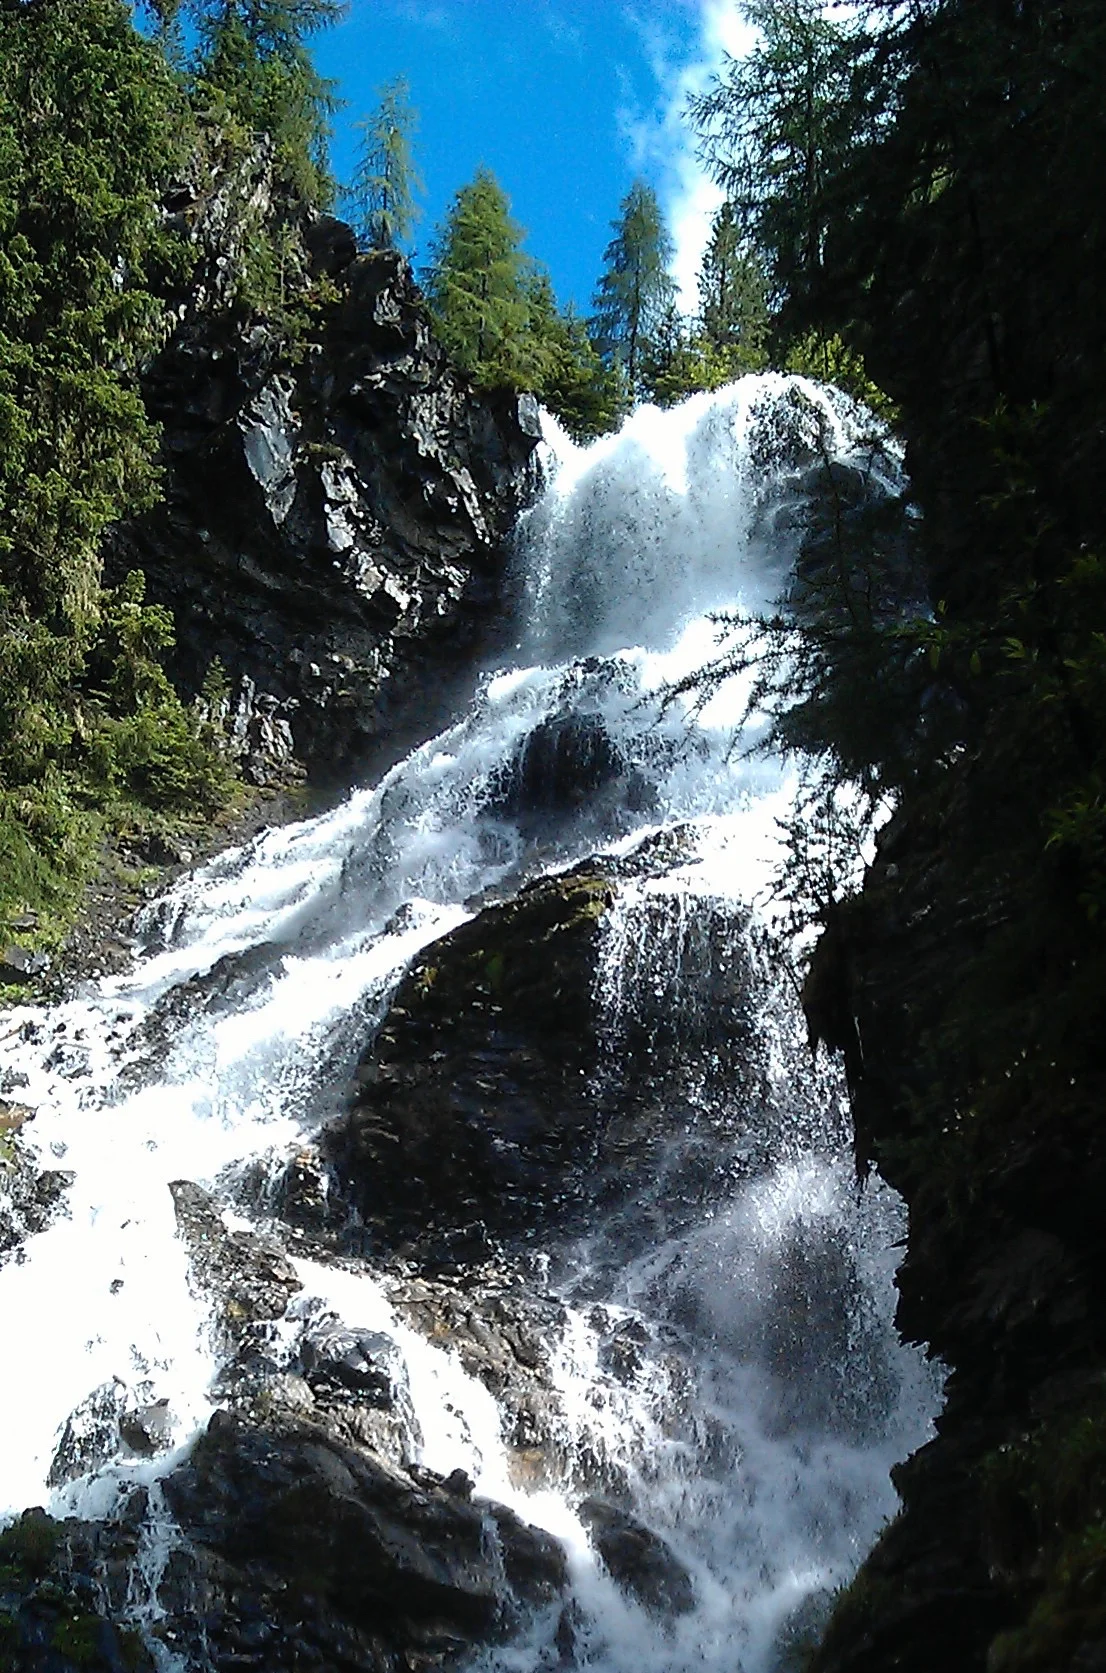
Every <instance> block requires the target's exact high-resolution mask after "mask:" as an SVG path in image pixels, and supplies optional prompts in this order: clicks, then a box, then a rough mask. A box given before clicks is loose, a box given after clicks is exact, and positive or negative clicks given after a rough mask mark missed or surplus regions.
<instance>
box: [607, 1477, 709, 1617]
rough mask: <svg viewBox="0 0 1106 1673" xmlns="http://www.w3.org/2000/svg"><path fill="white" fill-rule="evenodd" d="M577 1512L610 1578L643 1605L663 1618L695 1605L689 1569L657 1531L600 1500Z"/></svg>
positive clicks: (681, 1612) (684, 1611) (686, 1611)
mask: <svg viewBox="0 0 1106 1673" xmlns="http://www.w3.org/2000/svg"><path fill="white" fill-rule="evenodd" d="M579 1516H580V1520H581V1522H582V1523H583V1524H584V1526H585V1528H587V1530H588V1534H589V1537H590V1539H591V1542H592V1544H593V1545H594V1546H595V1549H596V1550H597V1551H598V1553H599V1555H600V1556H601V1557H602V1559H603V1562H604V1565H605V1566H606V1568H607V1571H608V1573H609V1574H610V1576H611V1579H612V1580H615V1581H617V1583H618V1584H619V1585H620V1586H621V1587H622V1588H623V1590H624V1591H626V1592H629V1594H630V1595H631V1597H634V1598H636V1600H637V1601H638V1603H640V1604H641V1606H642V1608H643V1609H647V1610H648V1611H649V1613H650V1614H652V1615H657V1616H661V1617H664V1616H672V1615H687V1614H689V1613H690V1611H691V1610H692V1609H694V1608H695V1586H694V1583H693V1581H692V1578H691V1574H690V1571H689V1570H688V1568H687V1567H686V1566H685V1564H684V1563H682V1562H681V1561H680V1559H679V1558H678V1557H677V1555H676V1553H675V1552H674V1551H673V1550H672V1548H671V1546H670V1545H669V1544H668V1543H667V1542H666V1541H665V1540H663V1539H662V1538H661V1536H660V1535H659V1534H655V1533H654V1532H653V1530H652V1529H651V1528H647V1527H646V1526H645V1524H644V1523H642V1522H639V1521H638V1520H637V1518H636V1517H634V1516H631V1515H630V1513H629V1512H628V1511H625V1510H620V1509H619V1508H618V1507H617V1506H616V1505H610V1504H606V1503H604V1501H603V1500H602V1499H585V1500H584V1502H583V1503H582V1504H581V1506H580V1508H579Z"/></svg>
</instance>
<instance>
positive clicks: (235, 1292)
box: [169, 1179, 303, 1343]
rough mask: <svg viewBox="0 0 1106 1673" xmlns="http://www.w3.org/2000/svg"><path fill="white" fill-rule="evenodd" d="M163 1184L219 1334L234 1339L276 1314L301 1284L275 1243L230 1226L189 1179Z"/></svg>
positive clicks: (279, 1314) (199, 1285) (204, 1193)
mask: <svg viewBox="0 0 1106 1673" xmlns="http://www.w3.org/2000/svg"><path fill="white" fill-rule="evenodd" d="M169 1189H170V1191H171V1192H172V1195H173V1207H174V1209H175V1210H176V1216H177V1229H178V1231H179V1234H180V1237H181V1240H182V1242H183V1243H184V1245H185V1248H186V1249H187V1250H188V1259H189V1265H190V1267H191V1270H192V1278H193V1281H194V1282H195V1283H196V1285H197V1286H198V1287H199V1288H200V1289H201V1290H202V1291H204V1293H205V1294H208V1295H210V1296H212V1297H214V1299H215V1301H216V1305H217V1314H218V1317H219V1320H220V1323H221V1326H222V1331H223V1335H224V1338H225V1339H226V1340H228V1341H229V1342H231V1343H237V1342H238V1341H239V1339H240V1338H241V1335H242V1332H243V1330H244V1328H245V1327H247V1326H249V1325H253V1324H258V1323H260V1322H264V1321H267V1320H271V1319H279V1318H281V1317H282V1316H283V1314H284V1310H285V1308H286V1307H287V1305H288V1302H289V1299H290V1298H291V1297H292V1296H293V1295H294V1294H295V1293H296V1292H297V1291H298V1290H300V1289H302V1287H303V1286H302V1285H301V1283H300V1281H299V1279H298V1277H297V1276H296V1272H295V1269H294V1267H293V1266H292V1264H291V1262H290V1261H289V1259H288V1257H287V1256H286V1255H285V1253H284V1251H283V1250H282V1249H281V1247H280V1245H279V1244H278V1243H277V1242H275V1241H274V1240H273V1239H272V1238H268V1237H265V1236H264V1235H263V1234H262V1233H260V1232H256V1231H244V1230H234V1231H231V1230H230V1229H229V1228H228V1227H227V1226H226V1225H225V1224H224V1221H223V1218H222V1215H221V1214H220V1213H219V1210H218V1207H217V1206H216V1203H215V1199H214V1198H213V1197H212V1196H211V1195H210V1194H209V1193H208V1192H207V1191H205V1190H204V1189H203V1188H202V1187H201V1186H199V1185H195V1184H193V1182H192V1181H191V1180H189V1179H177V1180H174V1181H173V1183H172V1184H171V1185H170V1187H169Z"/></svg>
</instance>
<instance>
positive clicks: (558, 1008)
mask: <svg viewBox="0 0 1106 1673" xmlns="http://www.w3.org/2000/svg"><path fill="white" fill-rule="evenodd" d="M613 898H614V895H613V890H612V887H611V884H610V882H609V881H608V880H607V879H606V878H605V877H604V876H603V875H602V874H601V873H600V872H597V871H595V870H594V869H593V870H588V869H586V868H582V869H578V870H577V871H575V872H571V873H567V874H565V875H564V876H562V877H556V878H547V879H545V880H543V881H542V882H540V883H537V884H535V885H533V886H531V887H529V888H526V889H523V890H522V892H521V893H520V894H519V895H518V896H517V897H516V898H515V899H514V900H513V901H511V902H509V903H506V904H504V905H501V906H496V907H490V908H487V909H486V910H485V911H484V912H481V913H479V914H478V915H477V916H476V917H475V918H474V919H472V920H470V921H469V922H468V923H466V924H464V925H462V926H461V928H460V929H458V930H456V931H454V932H453V933H452V934H451V935H448V936H446V937H444V938H443V939H442V940H441V941H438V942H435V943H434V944H433V945H432V946H431V947H430V948H428V949H427V950H426V951H425V952H424V953H423V955H422V956H421V957H420V958H419V959H418V960H417V961H416V963H415V965H414V966H413V967H412V969H411V970H410V971H409V972H408V974H407V976H406V977H405V978H404V980H403V982H402V983H401V985H400V988H399V990H398V992H397V994H396V995H395V999H394V1001H393V1004H392V1006H391V1009H390V1011H389V1013H388V1016H387V1017H386V1018H385V1021H384V1025H383V1027H382V1029H381V1031H380V1033H379V1035H378V1036H377V1038H376V1040H375V1042H374V1044H373V1046H372V1047H371V1048H370V1051H369V1053H368V1054H367V1057H366V1060H365V1061H363V1064H362V1069H361V1072H360V1073H359V1075H358V1077H357V1080H358V1082H359V1090H358V1091H357V1093H356V1095H355V1101H354V1107H353V1109H352V1110H351V1113H350V1115H349V1117H348V1119H347V1120H346V1121H345V1122H344V1123H343V1124H341V1125H340V1126H339V1127H338V1128H337V1129H335V1130H334V1131H333V1132H332V1134H331V1135H330V1138H329V1144H328V1151H329V1155H330V1159H331V1160H332V1162H333V1163H334V1166H335V1169H336V1171H337V1173H338V1175H339V1178H340V1179H341V1180H342V1182H343V1185H344V1187H345V1188H346V1189H347V1190H348V1191H349V1193H350V1194H351V1196H352V1197H353V1198H354V1201H355V1203H356V1206H357V1207H358V1209H359V1210H360V1211H361V1213H362V1214H363V1215H364V1217H365V1220H366V1222H367V1223H368V1224H369V1226H370V1227H371V1228H372V1233H373V1235H374V1237H375V1238H377V1239H379V1241H380V1242H381V1243H383V1244H387V1245H390V1246H392V1247H398V1246H400V1245H402V1244H404V1243H405V1242H408V1241H412V1242H416V1243H418V1244H419V1246H420V1247H421V1248H423V1249H426V1250H427V1251H428V1252H429V1251H430V1249H431V1246H432V1245H433V1246H434V1248H435V1249H436V1251H437V1253H436V1255H435V1256H434V1258H435V1259H436V1261H437V1263H438V1264H439V1265H442V1264H443V1263H444V1264H445V1265H446V1266H450V1265H451V1264H453V1263H455V1262H456V1261H457V1260H458V1259H461V1258H464V1259H466V1260H467V1259H470V1258H471V1257H472V1256H473V1254H477V1255H479V1253H480V1251H485V1252H486V1251H487V1250H488V1249H489V1248H490V1247H492V1246H493V1244H494V1242H495V1240H496V1239H498V1238H500V1237H502V1236H504V1235H511V1236H515V1237H524V1238H525V1237H529V1236H533V1235H536V1234H537V1232H538V1231H539V1229H540V1228H541V1227H542V1226H543V1225H544V1224H547V1223H548V1222H549V1221H550V1219H557V1218H560V1217H563V1216H565V1215H566V1214H567V1212H568V1209H569V1206H570V1204H571V1201H572V1200H573V1199H577V1200H578V1199H579V1198H580V1196H581V1194H582V1193H584V1192H586V1188H587V1182H588V1180H589V1179H590V1178H591V1177H592V1170H593V1169H594V1165H595V1162H596V1159H597V1146H598V1138H599V1132H598V1126H597V1121H596V1112H595V1108H594V1105H593V1103H592V1102H591V1100H590V1099H589V1097H588V1095H587V1081H588V1075H589V1073H590V1071H591V1070H592V1069H593V1068H594V1065H595V1062H596V1054H597V1040H596V1033H595V1017H594V1009H593V1006H592V1002H591V988H592V976H593V972H594V968H595V958H596V940H597V932H598V927H599V923H600V920H601V919H602V917H603V915H604V914H605V913H606V912H607V911H608V910H609V908H610V905H611V902H612V900H613Z"/></svg>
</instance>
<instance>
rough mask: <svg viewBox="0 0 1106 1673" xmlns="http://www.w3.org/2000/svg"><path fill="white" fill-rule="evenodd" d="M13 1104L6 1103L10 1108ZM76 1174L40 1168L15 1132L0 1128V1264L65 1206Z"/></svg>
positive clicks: (59, 1169) (57, 1169) (15, 1253)
mask: <svg viewBox="0 0 1106 1673" xmlns="http://www.w3.org/2000/svg"><path fill="white" fill-rule="evenodd" d="M12 1107H13V1106H11V1105H7V1106H6V1108H8V1109H9V1110H10V1109H12ZM74 1177H75V1176H74V1175H73V1174H72V1173H69V1172H67V1171H66V1170H64V1169H61V1168H40V1167H39V1165H38V1162H37V1160H36V1159H35V1158H34V1157H33V1155H32V1153H31V1152H30V1151H29V1150H28V1148H27V1147H26V1145H24V1144H23V1143H21V1141H20V1139H19V1137H18V1135H17V1133H16V1132H14V1131H12V1130H11V1129H10V1128H8V1129H7V1130H5V1129H4V1128H0V1265H2V1264H3V1262H4V1261H5V1260H6V1259H10V1258H11V1257H12V1256H13V1255H14V1256H15V1257H16V1258H17V1259H18V1254H19V1250H20V1248H21V1247H22V1245H23V1243H24V1242H25V1241H26V1239H27V1238H28V1237H33V1236H34V1235H35V1234H36V1233H37V1232H40V1231H44V1230H45V1229H46V1227H47V1226H48V1225H49V1224H50V1223H51V1221H53V1220H54V1219H56V1218H57V1216H58V1215H59V1214H60V1213H63V1212H64V1210H65V1193H66V1191H67V1190H68V1189H69V1187H70V1185H72V1183H73V1180H74Z"/></svg>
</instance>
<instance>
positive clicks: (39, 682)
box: [0, 0, 225, 911]
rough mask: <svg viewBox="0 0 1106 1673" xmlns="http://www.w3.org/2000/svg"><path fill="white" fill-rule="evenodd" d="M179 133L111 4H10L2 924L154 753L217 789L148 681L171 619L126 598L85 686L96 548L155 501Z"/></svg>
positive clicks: (3, 41) (92, 658) (174, 776)
mask: <svg viewBox="0 0 1106 1673" xmlns="http://www.w3.org/2000/svg"><path fill="white" fill-rule="evenodd" d="M188 131H189V122H188V111H187V105H186V104H185V102H184V99H183V97H182V94H181V91H180V88H179V85H178V83H177V81H176V79H175V78H174V76H173V75H172V74H171V72H170V71H169V69H168V67H167V65H166V63H165V60H164V58H163V56H162V54H161V52H160V51H159V50H158V48H157V47H156V46H155V45H153V44H152V43H150V42H148V41H145V40H143V39H142V38H141V36H140V35H139V34H138V33H137V32H136V31H135V29H134V27H133V25H132V22H131V19H130V15H129V13H128V11H127V9H126V7H125V6H124V5H123V4H122V3H121V0H57V3H56V4H53V5H35V6H26V5H21V4H15V3H6V4H3V5H0V911H3V910H11V909H15V910H20V909H22V908H24V907H26V906H29V905H34V904H37V903H41V902H50V901H53V902H60V901H62V900H63V899H64V898H66V897H67V895H69V894H70V893H71V891H72V888H73V886H74V884H75V881H76V880H77V879H78V878H79V876H80V875H81V874H82V873H83V871H84V870H85V869H86V868H87V866H88V864H89V863H90V861H91V860H92V858H93V857H94V853H95V847H94V844H92V843H91V842H90V840H89V836H90V831H91V830H92V828H93V826H94V823H95V817H94V815H95V810H96V809H98V808H100V807H102V806H103V805H104V801H105V797H115V796H118V795H120V794H136V795H140V796H142V795H146V794H147V793H148V792H149V791H150V790H151V787H152V785H153V779H154V776H155V773H154V768H153V765H152V763H153V760H154V756H155V755H159V756H160V758H161V760H162V763H163V764H164V765H166V766H167V767H168V766H169V757H170V756H172V757H173V761H172V770H171V772H169V773H168V774H167V776H166V778H165V780H164V781H163V782H162V783H160V784H159V787H158V788H157V790H156V795H157V797H158V799H159V800H161V801H163V802H164V801H166V800H168V801H172V800H173V798H174V797H181V798H183V799H184V800H185V801H189V800H191V799H192V798H196V799H198V800H201V801H202V800H204V799H206V798H209V797H210V796H211V795H214V794H216V793H217V790H216V784H215V781H216V780H217V779H218V780H219V781H220V783H221V782H222V777H223V776H225V775H224V772H223V768H222V765H221V762H218V761H215V760H214V759H213V758H212V757H211V754H210V751H209V749H208V747H207V742H205V741H201V739H200V734H199V731H198V729H197V726H196V725H195V724H194V723H193V720H192V717H191V716H190V715H189V713H188V712H187V711H186V710H184V709H183V708H182V706H181V704H180V702H179V699H177V698H176V696H175V694H174V693H173V692H172V691H171V688H169V686H168V684H167V682H165V680H164V675H163V674H160V670H158V674H157V676H156V677H155V674H154V667H155V663H154V662H153V660H152V657H153V654H154V648H155V645H156V644H160V645H164V644H165V642H166V638H167V635H168V632H169V624H168V622H167V621H166V620H165V619H163V618H162V617H160V616H159V615H157V614H156V613H154V614H151V612H150V611H149V610H148V609H147V607H145V606H144V605H143V604H142V602H141V594H140V592H138V593H136V592H135V591H134V589H133V588H132V590H131V593H130V594H128V603H127V607H128V609H129V611H130V618H129V619H130V620H131V621H132V623H133V624H134V630H133V633H132V636H131V638H130V639H129V641H128V642H127V643H125V644H124V643H119V644H117V645H116V648H115V650H114V652H113V653H112V655H111V657H110V658H109V662H110V667H111V669H112V670H113V672H112V673H111V676H110V677H109V678H108V679H107V680H100V679H99V678H98V675H97V672H96V670H97V668H98V667H99V666H101V664H102V660H103V654H104V652H103V647H104V644H105V639H104V635H105V634H108V635H109V636H110V634H111V633H112V632H113V631H114V629H113V627H112V625H111V624H112V623H113V622H114V621H115V620H116V619H117V616H118V611H119V610H120V609H121V608H122V603H121V602H118V601H115V602H113V601H112V600H110V599H109V600H105V599H104V597H103V595H102V593H101V589H100V558H99V550H100V540H101V536H102V534H103V531H104V529H105V528H106V527H107V525H108V524H109V523H110V522H112V521H114V520H115V519H117V518H119V517H122V516H124V515H126V514H130V513H133V512H135V511H136V510H140V509H142V508H143V507H144V506H146V505H149V504H150V503H151V502H152V500H153V498H154V497H155V495H156V492H157V472H156V469H155V465H154V454H155V444H156V435H155V433H154V431H153V429H152V427H151V425H150V423H149V421H148V420H147V418H146V415H145V411H144V408H143V405H142V401H141V398H140V396H139V393H138V390H137V386H136V384H137V373H138V370H139V368H140V366H141V365H142V364H143V362H144V361H145V360H146V359H147V358H148V356H149V355H150V354H151V353H152V351H153V350H154V349H155V348H156V346H157V345H158V343H159V341H160V340H161V335H162V332H163V330H164V325H163V317H162V307H161V304H160V302H159V300H158V296H157V289H158V287H159V286H160V285H162V284H164V283H165V282H166V281H167V280H168V279H169V277H170V276H171V275H173V274H176V275H179V274H180V273H181V271H182V270H183V264H184V252H183V250H182V248H181V247H179V246H178V245H177V244H175V243H174V241H173V240H172V239H171V238H169V237H167V236H166V234H165V232H164V231H163V228H162V222H161V218H160V215H159V212H158V193H159V189H160V187H161V185H162V183H163V182H164V180H165V179H166V178H167V177H168V175H169V174H170V172H171V170H172V169H173V167H174V165H175V164H177V163H178V161H179V160H180V155H181V152H180V147H181V146H182V144H184V143H186V142H187V135H188ZM113 612H114V614H113ZM151 634H152V635H153V641H151V640H150V638H149V636H150V635H151ZM135 635H137V637H135ZM128 666H130V667H131V668H132V669H134V670H137V669H138V668H139V667H140V666H141V668H142V669H143V670H144V672H143V673H142V676H141V678H136V679H135V680H132V681H131V682H130V683H129V684H128V682H127V680H125V679H124V678H123V677H122V673H121V670H122V669H124V668H126V667H128ZM178 745H179V746H180V751H181V753H180V754H179V755H177V754H176V753H175V752H176V749H177V746H178Z"/></svg>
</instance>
